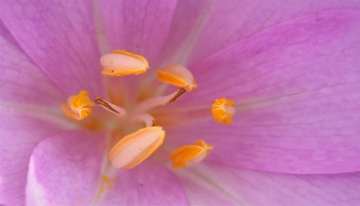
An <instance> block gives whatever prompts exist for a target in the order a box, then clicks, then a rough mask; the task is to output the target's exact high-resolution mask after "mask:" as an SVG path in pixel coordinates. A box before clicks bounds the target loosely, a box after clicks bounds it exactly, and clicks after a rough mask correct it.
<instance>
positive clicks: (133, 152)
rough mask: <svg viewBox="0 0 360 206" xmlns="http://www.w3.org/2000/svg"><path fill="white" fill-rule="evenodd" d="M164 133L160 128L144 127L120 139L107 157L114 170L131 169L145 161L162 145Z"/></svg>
mask: <svg viewBox="0 0 360 206" xmlns="http://www.w3.org/2000/svg"><path fill="white" fill-rule="evenodd" d="M164 138H165V131H163V130H162V127H159V126H153V127H146V128H142V129H140V130H138V131H137V132H134V133H132V134H130V135H127V136H126V137H124V138H123V139H121V140H120V141H119V142H118V143H117V144H116V145H115V146H114V147H113V148H112V149H111V150H110V152H109V154H108V156H109V158H110V161H111V162H112V165H113V166H114V167H115V168H124V169H131V168H133V167H135V166H136V165H138V164H140V163H141V162H142V161H144V160H145V159H147V158H148V157H149V156H150V155H151V154H152V153H153V152H155V151H156V150H157V149H158V148H159V147H160V145H162V143H163V141H164Z"/></svg>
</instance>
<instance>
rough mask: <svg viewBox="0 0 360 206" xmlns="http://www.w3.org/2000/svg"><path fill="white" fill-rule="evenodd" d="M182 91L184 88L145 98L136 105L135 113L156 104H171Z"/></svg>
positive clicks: (151, 107) (183, 91)
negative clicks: (164, 94)
mask: <svg viewBox="0 0 360 206" xmlns="http://www.w3.org/2000/svg"><path fill="white" fill-rule="evenodd" d="M184 93H185V89H183V88H181V89H179V90H178V91H176V92H174V93H172V94H170V95H167V96H158V97H152V98H149V99H146V100H144V101H142V102H140V103H139V104H138V105H137V106H136V108H135V111H136V112H137V113H143V112H146V111H148V110H150V109H153V108H155V107H158V106H162V105H167V104H171V103H173V102H175V101H176V100H178V99H179V98H180V97H181V96H182V95H183V94H184Z"/></svg>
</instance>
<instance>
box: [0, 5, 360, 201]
mask: <svg viewBox="0 0 360 206" xmlns="http://www.w3.org/2000/svg"><path fill="white" fill-rule="evenodd" d="M359 10H360V1H358V0H329V1H322V0H299V1H285V0H274V1H258V0H238V1H235V0H234V1H230V0H229V1H211V0H208V1H205V0H201V1H200V0H199V1H180V0H179V1H176V0H159V1H149V0H144V1H143V0H141V1H115V0H114V1H94V2H91V1H60V2H50V1H36V2H34V1H27V0H22V1H17V2H13V1H10V0H8V1H1V2H0V17H1V24H0V45H1V49H0V53H1V55H0V58H1V60H0V66H1V71H2V74H1V75H0V83H1V85H0V115H1V117H2V122H1V124H0V131H1V137H0V141H1V144H0V151H1V155H0V204H5V205H24V204H25V203H27V204H28V205H188V204H191V205H241V204H247V205H358V204H359V203H360V196H359V195H358V193H359V190H360V184H359V182H360V173H359V172H358V171H359V170H360V149H359V148H360V147H359V145H360V135H359V134H360V129H359V128H360V126H359V125H360V118H359V114H358V113H359V110H360V101H359V100H360V58H359V54H360V46H359V45H360V26H359V25H360V13H359ZM113 49H125V50H127V51H131V52H134V53H138V54H141V55H142V56H144V57H146V58H147V60H148V61H149V63H150V69H149V70H148V71H147V73H146V74H143V75H139V76H126V77H120V78H104V76H103V75H101V72H100V71H101V65H100V63H99V59H100V57H101V55H102V54H105V53H108V52H110V51H111V50H113ZM171 62H176V63H178V64H181V65H183V66H185V67H187V68H188V69H189V70H190V71H191V72H192V74H193V75H194V77H195V78H196V82H197V83H198V88H197V89H196V90H194V91H192V92H191V93H186V94H185V95H184V96H183V97H182V98H181V99H180V100H178V101H177V102H175V103H174V104H172V105H169V106H163V107H159V108H158V109H157V110H155V111H154V112H153V115H154V116H155V117H157V118H158V119H160V120H163V121H162V122H161V121H160V122H159V124H160V123H161V125H162V126H163V128H164V130H165V131H166V133H167V134H166V138H165V143H164V146H163V147H162V148H161V149H159V151H158V152H156V153H155V154H153V155H152V157H151V158H149V159H147V160H145V161H144V162H143V163H141V164H140V165H138V166H137V167H135V168H133V169H130V170H124V169H118V170H115V169H113V168H112V167H111V166H110V164H109V160H108V157H107V151H108V149H109V148H108V147H109V144H110V143H109V142H107V141H108V140H109V136H111V131H108V132H104V131H94V130H96V128H95V127H96V126H97V124H95V125H89V124H87V121H86V120H84V121H79V122H78V121H75V120H70V119H68V118H66V116H65V115H64V113H63V112H62V110H61V109H60V107H59V106H60V104H61V103H62V102H64V101H66V99H67V98H68V96H70V95H73V94H77V93H78V92H79V91H81V90H83V89H84V90H87V91H88V92H89V94H90V97H91V98H92V99H94V98H95V97H97V96H101V97H106V96H107V97H108V96H111V95H108V93H107V92H109V91H110V92H112V93H111V94H112V95H114V94H116V95H120V96H121V95H123V97H124V98H122V100H124V101H128V102H131V101H132V102H134V101H135V100H136V98H138V97H139V98H142V99H143V98H146V97H148V96H156V95H157V94H156V93H155V92H156V91H159V90H157V89H158V88H162V87H161V86H160V87H158V86H159V85H160V84H159V83H157V82H156V81H155V80H154V81H150V80H152V78H153V77H154V74H155V70H156V69H157V68H159V67H160V66H163V65H165V64H167V63H171ZM115 79H122V80H119V81H117V80H115ZM153 79H154V78H153ZM141 91H146V92H144V93H141ZM171 91H174V88H173V87H168V88H166V91H165V92H164V93H169V92H171ZM139 92H140V93H139ZM221 97H228V98H231V99H234V100H235V102H236V105H237V111H236V114H235V116H234V117H233V124H231V125H222V124H218V123H216V122H215V121H214V120H213V119H212V117H211V116H205V117H204V114H207V113H206V112H207V111H208V112H209V114H211V112H210V108H211V104H212V103H213V102H214V100H215V99H216V98H221ZM118 100H119V99H118ZM114 103H116V104H118V105H121V103H123V102H114ZM94 116H96V115H94ZM166 117H168V119H166ZM101 120H102V121H106V119H101ZM165 120H166V121H165ZM197 139H206V140H207V142H209V143H210V144H211V145H213V146H214V149H213V151H212V153H211V154H210V155H209V156H208V158H207V159H206V160H205V161H203V162H201V163H199V164H197V165H193V166H192V167H188V168H183V169H171V167H170V166H169V165H170V164H169V163H170V160H169V158H168V151H167V149H168V148H171V149H175V148H178V147H180V146H182V145H186V144H190V143H192V142H194V141H196V140H197ZM163 154H165V156H163ZM109 168H112V169H109Z"/></svg>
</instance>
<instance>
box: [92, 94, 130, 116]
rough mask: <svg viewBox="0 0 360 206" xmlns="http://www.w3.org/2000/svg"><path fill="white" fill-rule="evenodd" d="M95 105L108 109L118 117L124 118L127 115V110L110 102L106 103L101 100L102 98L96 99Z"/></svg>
mask: <svg viewBox="0 0 360 206" xmlns="http://www.w3.org/2000/svg"><path fill="white" fill-rule="evenodd" d="M95 103H96V104H98V105H100V106H101V107H102V108H104V109H106V110H107V111H109V112H111V113H113V114H115V115H117V116H123V115H126V110H125V109H123V108H121V107H119V106H117V105H115V104H112V103H110V102H108V101H105V100H103V99H101V98H100V97H98V98H96V99H95Z"/></svg>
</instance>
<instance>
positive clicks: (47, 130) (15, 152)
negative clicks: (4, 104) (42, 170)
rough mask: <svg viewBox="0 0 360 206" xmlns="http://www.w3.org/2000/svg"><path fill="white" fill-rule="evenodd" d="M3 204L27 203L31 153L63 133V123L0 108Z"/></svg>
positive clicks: (0, 183)
mask: <svg viewBox="0 0 360 206" xmlns="http://www.w3.org/2000/svg"><path fill="white" fill-rule="evenodd" d="M0 116H1V119H2V120H1V124H0V133H1V135H0V204H2V205H24V203H25V185H26V175H27V171H28V165H29V159H30V155H31V153H32V151H33V149H34V148H35V146H36V144H37V143H38V142H39V141H41V140H42V139H44V138H45V137H48V136H49V135H52V134H55V133H58V132H60V124H57V123H55V124H52V122H51V121H49V119H45V120H40V119H36V118H32V117H29V116H26V115H24V114H23V112H18V111H16V110H14V109H11V108H1V107H0Z"/></svg>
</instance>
